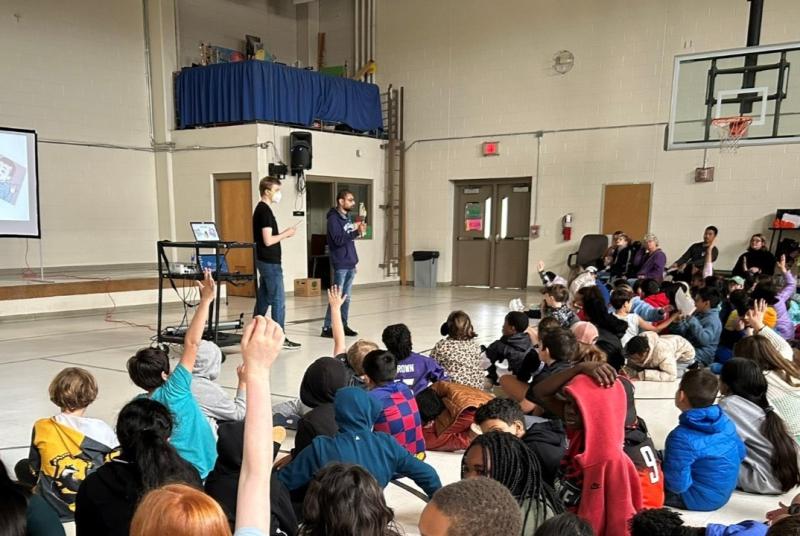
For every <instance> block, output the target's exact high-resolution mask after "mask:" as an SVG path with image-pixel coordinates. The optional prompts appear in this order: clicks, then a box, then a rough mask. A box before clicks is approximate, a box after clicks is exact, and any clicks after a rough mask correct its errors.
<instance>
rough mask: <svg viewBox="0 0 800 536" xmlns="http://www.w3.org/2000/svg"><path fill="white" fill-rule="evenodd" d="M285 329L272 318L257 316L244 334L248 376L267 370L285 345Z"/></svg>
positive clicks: (243, 348)
mask: <svg viewBox="0 0 800 536" xmlns="http://www.w3.org/2000/svg"><path fill="white" fill-rule="evenodd" d="M283 338H284V337H283V330H282V329H281V327H280V326H279V325H278V323H277V322H275V321H273V320H272V319H270V318H264V317H263V316H257V317H255V318H253V320H252V321H251V322H250V323H249V324H247V326H246V327H245V328H244V333H243V334H242V356H243V357H244V366H245V372H246V376H247V378H252V377H253V376H254V375H259V374H263V373H265V372H267V371H268V370H269V368H270V367H272V364H273V363H274V362H275V359H277V357H278V354H279V353H280V351H281V348H282V347H283Z"/></svg>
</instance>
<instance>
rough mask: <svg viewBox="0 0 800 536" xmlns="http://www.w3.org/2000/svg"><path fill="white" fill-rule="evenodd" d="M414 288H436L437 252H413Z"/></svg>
mask: <svg viewBox="0 0 800 536" xmlns="http://www.w3.org/2000/svg"><path fill="white" fill-rule="evenodd" d="M411 256H412V257H413V258H414V286H415V287H418V288H436V267H437V266H438V265H439V252H438V251H415V252H413V253H412V254H411Z"/></svg>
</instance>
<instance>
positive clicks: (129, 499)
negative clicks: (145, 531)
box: [75, 458, 202, 536]
mask: <svg viewBox="0 0 800 536" xmlns="http://www.w3.org/2000/svg"><path fill="white" fill-rule="evenodd" d="M187 465H188V464H187ZM194 474H195V475H196V480H195V481H193V482H186V484H188V485H190V486H195V487H197V488H201V487H202V486H201V483H200V475H198V474H197V473H196V471H195V473H194ZM140 482H141V477H140V476H139V469H138V467H137V466H136V464H134V463H128V462H125V461H123V460H121V459H120V458H116V459H114V460H112V461H111V462H109V463H106V464H104V465H103V466H101V467H100V468H99V469H98V470H97V471H95V472H94V473H92V474H90V475H89V476H87V477H86V480H84V481H83V483H82V484H81V486H80V488H78V497H77V499H76V504H75V506H76V508H75V529H76V534H77V535H78V536H94V535H97V536H128V531H129V529H130V525H131V520H132V519H133V514H134V513H136V505H137V504H138V503H139V499H140V495H141V494H142V487H141V483H140Z"/></svg>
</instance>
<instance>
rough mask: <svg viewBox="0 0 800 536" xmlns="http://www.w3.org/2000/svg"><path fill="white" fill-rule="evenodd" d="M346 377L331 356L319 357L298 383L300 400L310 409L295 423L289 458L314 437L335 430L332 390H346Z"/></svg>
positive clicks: (345, 373)
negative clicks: (295, 431)
mask: <svg viewBox="0 0 800 536" xmlns="http://www.w3.org/2000/svg"><path fill="white" fill-rule="evenodd" d="M347 376H348V375H347V370H346V369H345V367H344V365H343V364H342V362H341V361H339V360H338V359H334V358H333V357H320V358H319V359H317V360H316V361H314V362H313V363H311V366H309V367H308V369H306V372H305V374H304V375H303V381H302V383H301V384H300V400H301V401H302V402H303V404H305V405H306V406H308V407H310V408H312V409H311V411H309V412H308V413H306V414H305V415H303V417H302V418H301V419H300V421H299V422H298V423H297V434H296V435H295V439H294V449H293V450H292V457H296V456H297V455H298V454H299V453H300V451H302V450H303V449H304V448H306V447H307V446H309V445H310V444H311V441H312V440H313V439H314V438H315V437H317V436H320V435H322V436H328V437H333V436H335V435H336V432H338V431H339V427H338V426H337V425H336V419H335V415H334V409H333V399H334V397H335V396H336V391H338V390H339V389H341V388H342V387H347V382H348V377H347Z"/></svg>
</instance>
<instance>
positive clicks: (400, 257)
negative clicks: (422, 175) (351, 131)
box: [379, 86, 406, 284]
mask: <svg viewBox="0 0 800 536" xmlns="http://www.w3.org/2000/svg"><path fill="white" fill-rule="evenodd" d="M382 108H383V121H384V125H386V142H385V143H384V144H383V145H382V147H383V148H384V149H385V150H386V190H385V197H384V204H382V205H380V208H381V209H382V210H383V211H384V222H385V228H386V231H385V240H384V249H383V262H382V263H381V264H380V265H379V266H380V267H381V268H383V270H384V274H385V275H386V276H387V277H391V276H399V277H400V282H401V284H403V283H404V282H405V281H406V263H405V262H404V259H405V256H406V233H405V188H404V183H405V165H404V164H405V142H404V141H403V88H402V87H401V88H400V89H396V88H393V87H392V86H389V89H388V90H387V91H386V93H384V94H383V95H382Z"/></svg>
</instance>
